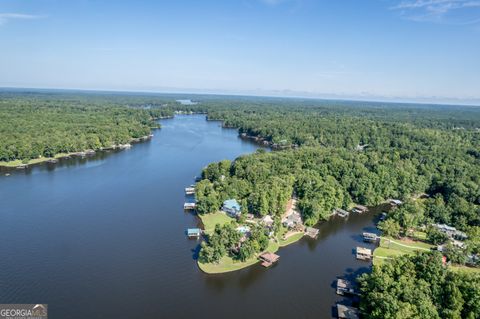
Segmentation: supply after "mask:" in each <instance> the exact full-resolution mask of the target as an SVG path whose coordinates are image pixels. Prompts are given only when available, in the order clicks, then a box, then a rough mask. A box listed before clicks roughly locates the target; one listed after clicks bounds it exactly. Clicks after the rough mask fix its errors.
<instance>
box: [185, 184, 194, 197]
mask: <svg viewBox="0 0 480 319" xmlns="http://www.w3.org/2000/svg"><path fill="white" fill-rule="evenodd" d="M185 194H186V195H194V194H195V186H193V185H191V186H190V187H185Z"/></svg>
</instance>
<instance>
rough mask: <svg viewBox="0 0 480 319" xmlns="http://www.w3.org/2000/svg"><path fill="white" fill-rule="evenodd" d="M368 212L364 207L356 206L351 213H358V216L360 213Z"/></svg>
mask: <svg viewBox="0 0 480 319" xmlns="http://www.w3.org/2000/svg"><path fill="white" fill-rule="evenodd" d="M367 210H368V208H367V207H366V206H363V205H356V206H355V207H354V208H353V209H352V211H353V212H354V213H358V214H362V213H365V212H366V211H367Z"/></svg>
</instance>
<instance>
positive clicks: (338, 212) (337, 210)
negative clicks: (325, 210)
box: [333, 208, 350, 218]
mask: <svg viewBox="0 0 480 319" xmlns="http://www.w3.org/2000/svg"><path fill="white" fill-rule="evenodd" d="M333 214H335V215H338V216H340V217H342V218H346V217H348V215H350V213H349V212H347V211H346V210H343V209H341V208H335V209H334V211H333Z"/></svg>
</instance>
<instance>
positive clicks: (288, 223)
mask: <svg viewBox="0 0 480 319" xmlns="http://www.w3.org/2000/svg"><path fill="white" fill-rule="evenodd" d="M282 224H283V226H285V227H287V228H294V227H296V226H298V225H302V224H303V222H302V217H301V216H300V213H298V212H295V211H294V212H293V213H291V214H290V215H288V216H287V217H285V218H284V219H283V221H282Z"/></svg>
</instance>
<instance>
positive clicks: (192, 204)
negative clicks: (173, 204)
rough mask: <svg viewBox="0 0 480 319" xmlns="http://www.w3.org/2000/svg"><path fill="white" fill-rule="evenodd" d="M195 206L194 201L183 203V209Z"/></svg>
mask: <svg viewBox="0 0 480 319" xmlns="http://www.w3.org/2000/svg"><path fill="white" fill-rule="evenodd" d="M195 207H197V205H196V204H195V203H185V204H183V209H185V210H191V209H195Z"/></svg>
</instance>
